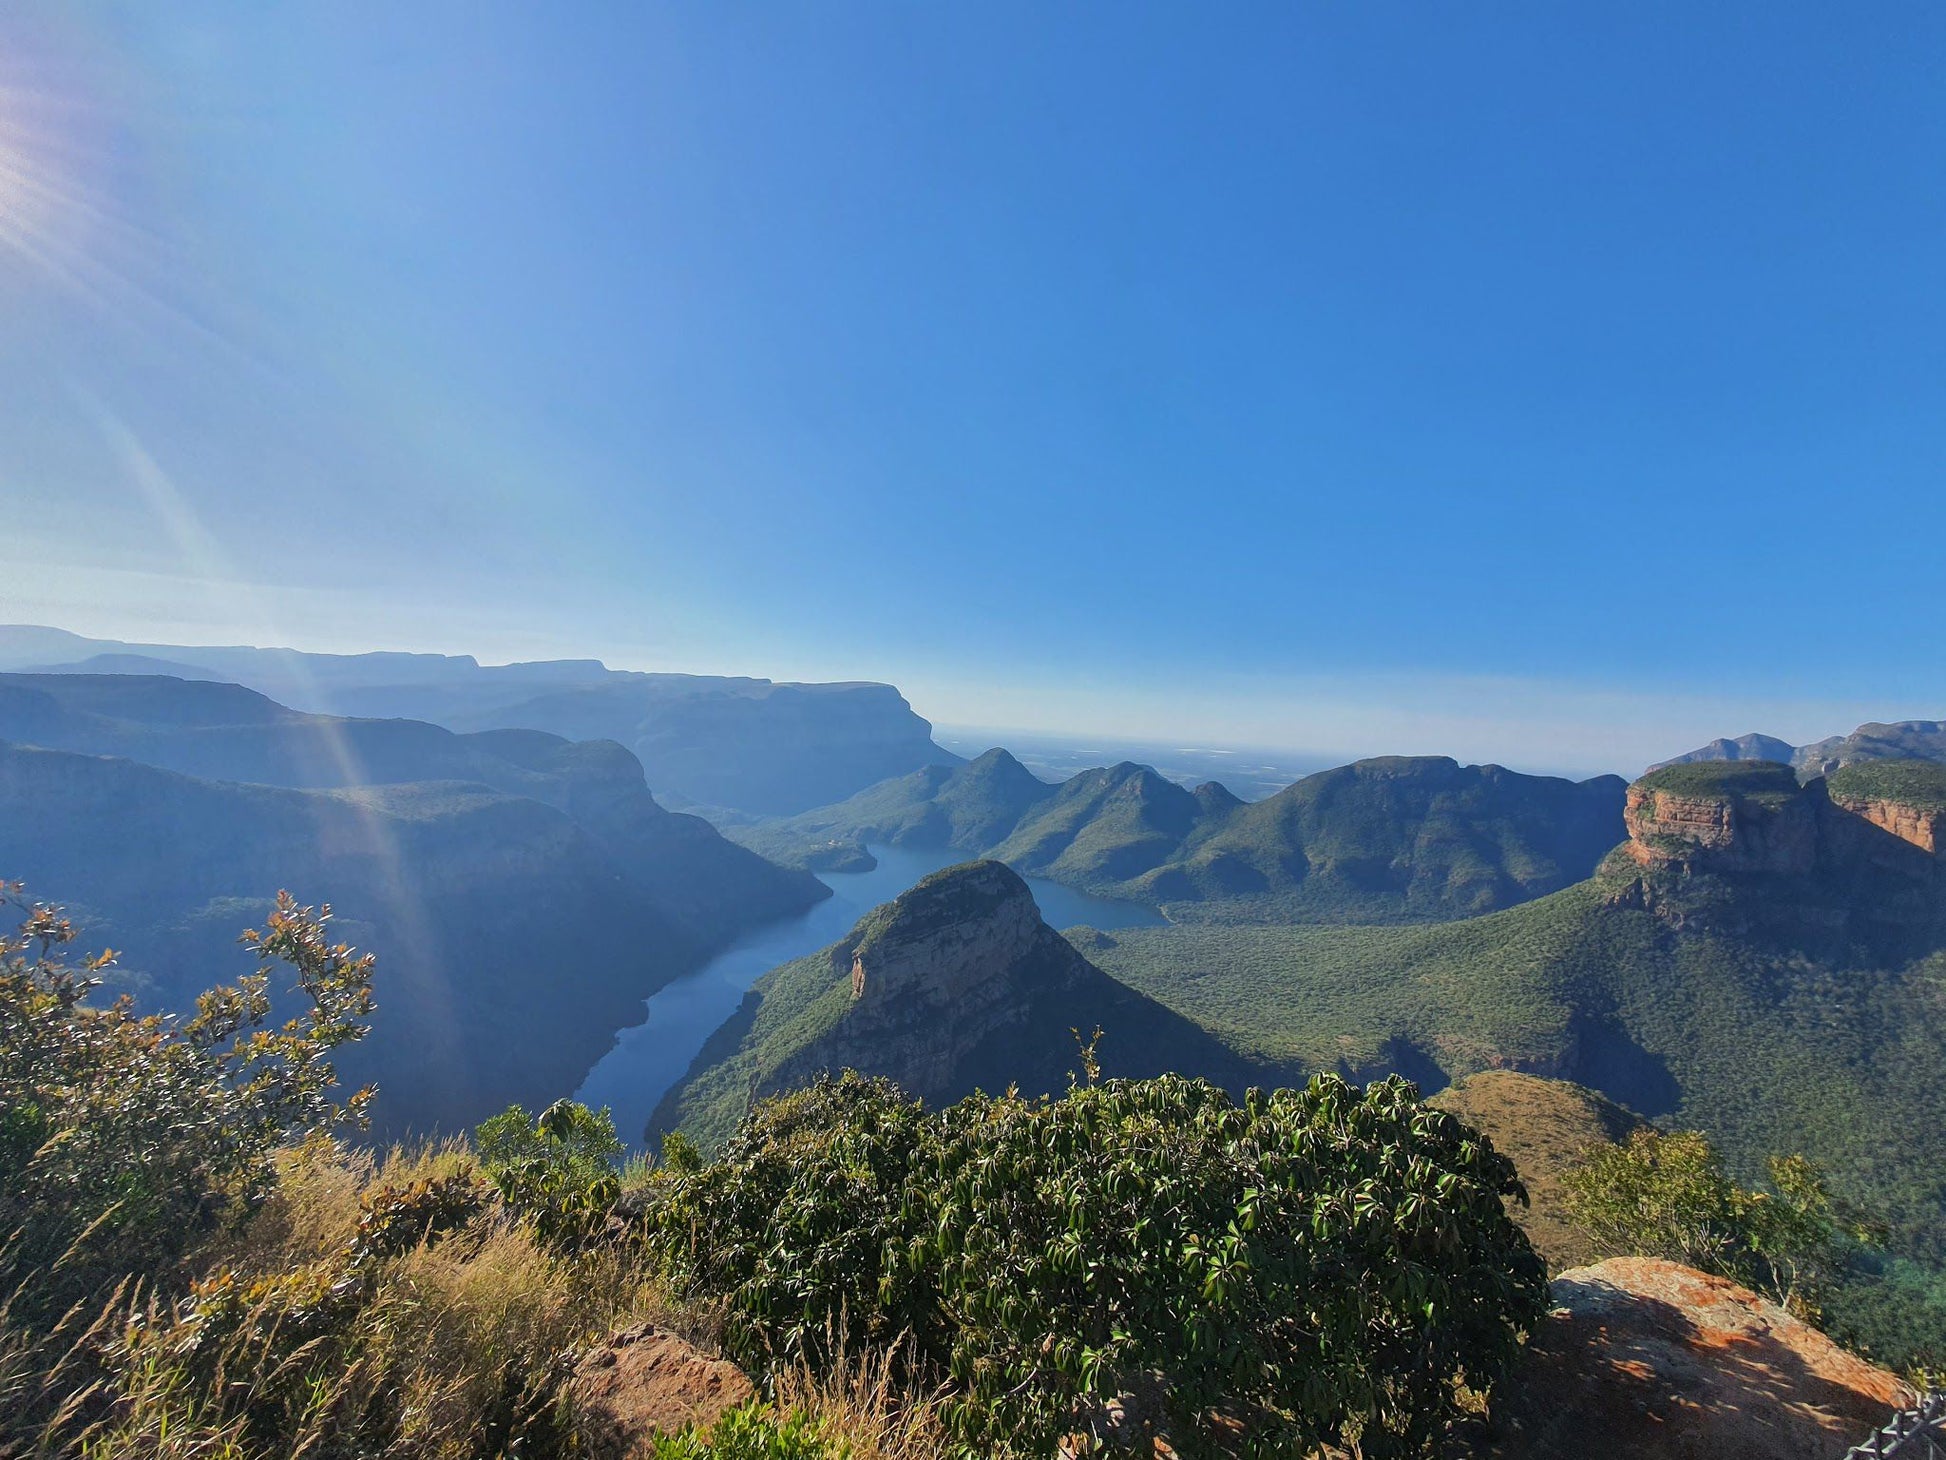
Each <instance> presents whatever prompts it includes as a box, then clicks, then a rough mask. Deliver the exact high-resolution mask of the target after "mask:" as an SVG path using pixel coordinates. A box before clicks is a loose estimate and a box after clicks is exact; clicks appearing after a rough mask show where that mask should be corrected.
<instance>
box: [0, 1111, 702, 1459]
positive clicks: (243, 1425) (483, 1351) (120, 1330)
mask: <svg viewBox="0 0 1946 1460" xmlns="http://www.w3.org/2000/svg"><path fill="white" fill-rule="evenodd" d="M278 1165H279V1175H280V1182H279V1186H278V1189H277V1191H276V1193H275V1195H274V1196H272V1197H271V1198H270V1200H269V1201H267V1202H266V1203H265V1205H264V1206H263V1207H262V1209H261V1210H259V1211H258V1212H257V1213H256V1214H255V1215H254V1217H253V1218H252V1220H251V1221H250V1222H249V1223H248V1224H247V1225H246V1226H245V1227H244V1228H242V1229H241V1230H239V1231H233V1232H228V1233H224V1234H221V1235H219V1236H218V1237H217V1238H216V1239H214V1240H213V1241H212V1242H211V1243H210V1244H209V1246H208V1247H207V1248H206V1249H205V1250H204V1251H203V1252H201V1253H199V1254H198V1256H197V1259H196V1262H195V1263H194V1265H193V1270H194V1271H197V1272H201V1273H203V1274H205V1275H206V1278H205V1282H204V1284H203V1286H202V1287H201V1288H200V1289H199V1292H200V1294H201V1296H200V1297H199V1298H198V1299H197V1300H196V1302H195V1303H194V1304H191V1305H187V1306H185V1305H182V1304H178V1303H174V1302H162V1301H159V1300H157V1299H156V1298H154V1297H152V1296H150V1297H142V1296H137V1295H135V1294H132V1293H126V1292H125V1293H121V1294H118V1295H117V1296H116V1297H115V1298H114V1299H113V1300H112V1301H110V1302H109V1303H108V1304H107V1305H106V1307H104V1308H102V1309H100V1310H99V1311H98V1312H96V1313H93V1314H90V1315H79V1314H77V1315H73V1316H72V1317H71V1318H70V1321H69V1322H68V1323H67V1324H66V1325H64V1326H63V1328H62V1329H61V1330H60V1331H58V1332H56V1333H55V1334H54V1335H52V1336H51V1337H50V1336H39V1335H36V1334H34V1333H32V1332H31V1331H30V1330H29V1329H27V1328H26V1327H24V1326H20V1325H13V1324H9V1323H7V1322H6V1313H5V1306H4V1304H0V1460H26V1457H34V1460H272V1457H275V1460H285V1457H296V1456H314V1457H319V1460H327V1457H329V1460H335V1457H338V1456H350V1455H359V1456H363V1455H368V1454H381V1453H382V1454H385V1455H397V1456H405V1457H412V1460H473V1457H485V1456H499V1455H503V1454H506V1453H521V1454H531V1455H536V1456H544V1455H547V1454H549V1453H550V1452H552V1451H553V1450H555V1448H556V1447H557V1446H558V1444H559V1443H560V1441H561V1439H562V1437H563V1435H564V1434H565V1427H564V1425H563V1424H562V1423H561V1420H562V1419H563V1416H562V1415H561V1414H559V1413H558V1409H559V1401H558V1394H559V1392H560V1380H561V1378H562V1377H563V1375H564V1374H565V1371H566V1367H567V1364H568V1362H569V1360H570V1358H571V1355H572V1353H573V1351H574V1350H575V1349H577V1348H578V1347H580V1346H582V1345H584V1344H586V1343H588V1342H590V1341H591V1340H594V1339H597V1338H600V1337H602V1336H605V1335H606V1333H607V1332H609V1331H610V1330H611V1329H614V1328H618V1327H622V1326H625V1325H626V1324H629V1323H632V1322H638V1321H643V1320H647V1321H652V1322H656V1323H659V1324H662V1325H663V1326H665V1327H668V1328H671V1329H673V1330H675V1331H677V1332H680V1333H683V1334H685V1335H686V1336H690V1337H692V1339H701V1340H704V1341H708V1340H710V1339H712V1338H713V1337H714V1335H715V1334H716V1333H717V1332H718V1331H719V1330H720V1316H719V1315H716V1314H714V1313H712V1312H710V1311H707V1310H698V1309H695V1308H691V1307H687V1306H685V1305H681V1304H678V1303H675V1302H673V1301H672V1300H670V1298H669V1297H668V1296H667V1294H666V1293H665V1291H664V1290H663V1289H662V1288H661V1287H660V1286H659V1285H658V1284H657V1283H656V1282H655V1280H654V1279H653V1277H652V1275H651V1274H649V1273H648V1272H647V1271H646V1270H644V1268H643V1267H642V1265H641V1263H640V1262H639V1260H637V1259H635V1258H634V1257H633V1256H632V1255H631V1254H630V1253H629V1252H627V1251H626V1250H623V1249H614V1248H603V1249H598V1250H597V1251H595V1252H594V1253H592V1254H590V1255H587V1256H584V1257H580V1258H575V1259H564V1258H562V1257H560V1256H558V1255H556V1254H554V1253H552V1252H550V1251H548V1250H546V1249H545V1248H543V1247H542V1246H541V1245H540V1244H539V1243H538V1242H537V1240H536V1239H535V1238H534V1236H533V1235H532V1233H531V1232H530V1231H528V1230H527V1229H526V1228H524V1227H522V1226H520V1225H517V1224H515V1223H512V1222H510V1221H508V1220H507V1219H506V1217H505V1216H504V1214H502V1213H501V1212H500V1211H498V1210H497V1209H493V1210H489V1211H488V1212H486V1213H484V1214H483V1215H481V1216H480V1217H477V1218H475V1219H474V1220H473V1221H471V1222H469V1223H468V1224H466V1225H465V1226H464V1227H462V1228H461V1229H459V1230H458V1231H456V1232H453V1233H451V1234H450V1235H447V1236H445V1237H444V1238H443V1239H441V1240H438V1241H436V1242H433V1243H430V1244H427V1243H421V1244H419V1245H418V1246H416V1247H414V1248H413V1249H411V1250H410V1251H407V1252H404V1253H403V1254H401V1255H398V1256H396V1257H392V1258H389V1259H387V1260H384V1261H382V1262H380V1263H379V1264H377V1266H376V1267H366V1268H360V1269H356V1270H354V1269H353V1268H352V1267H350V1266H348V1265H347V1259H346V1255H345V1254H346V1252H347V1244H348V1243H349V1242H350V1241H351V1239H352V1237H353V1235H354V1234H355V1232H356V1231H357V1227H358V1221H359V1217H360V1215H361V1210H362V1209H361V1205H360V1203H361V1198H363V1197H365V1196H366V1195H367V1194H369V1193H371V1192H373V1191H376V1190H380V1189H384V1188H405V1187H409V1186H411V1185H412V1184H414V1183H415V1182H424V1181H427V1180H431V1179H436V1178H439V1177H444V1176H450V1175H455V1174H468V1175H470V1174H474V1173H475V1172H476V1171H477V1163H476V1162H475V1161H474V1158H473V1156H472V1155H471V1153H470V1152H469V1151H468V1150H467V1149H466V1148H465V1147H464V1146H463V1145H458V1144H448V1145H442V1146H432V1147H421V1148H414V1149H403V1150H394V1151H392V1152H390V1153H388V1154H387V1155H385V1156H384V1157H382V1158H381V1157H375V1156H373V1155H371V1154H368V1153H364V1152H358V1151H351V1150H347V1149H345V1148H343V1147H340V1146H337V1145H336V1144H334V1143H332V1142H330V1141H328V1140H313V1141H311V1142H308V1143H306V1144H305V1145H303V1146H299V1147H295V1148H292V1149H290V1150H288V1151H285V1152H284V1153H282V1154H281V1155H280V1157H279V1161H278ZM212 1283H213V1284H214V1286H211V1284H212ZM111 1399H112V1402H110V1401H111Z"/></svg>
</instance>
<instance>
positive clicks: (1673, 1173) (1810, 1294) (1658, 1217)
mask: <svg viewBox="0 0 1946 1460" xmlns="http://www.w3.org/2000/svg"><path fill="white" fill-rule="evenodd" d="M1769 1164H1770V1183H1769V1187H1768V1189H1762V1188H1759V1189H1755V1190H1747V1189H1745V1188H1744V1187H1741V1186H1738V1185H1737V1184H1736V1183H1735V1182H1734V1181H1732V1180H1731V1179H1730V1178H1729V1176H1728V1174H1727V1173H1726V1172H1725V1171H1724V1168H1723V1160H1722V1157H1721V1156H1719V1155H1718V1154H1717V1151H1716V1148H1715V1147H1714V1146H1713V1145H1711V1144H1710V1141H1709V1138H1708V1137H1707V1136H1704V1135H1702V1134H1701V1133H1700V1132H1697V1131H1675V1132H1672V1133H1669V1134H1664V1133H1663V1132H1661V1131H1657V1130H1639V1131H1636V1132H1635V1133H1634V1134H1633V1135H1632V1136H1630V1137H1629V1140H1628V1142H1627V1143H1626V1144H1625V1145H1618V1146H1605V1147H1600V1148H1597V1149H1596V1151H1595V1152H1594V1154H1593V1155H1591V1156H1590V1157H1589V1159H1588V1160H1587V1162H1586V1163H1584V1164H1583V1165H1581V1166H1579V1167H1577V1168H1576V1169H1574V1170H1572V1171H1570V1172H1568V1173H1567V1175H1566V1177H1565V1178H1564V1185H1565V1187H1566V1189H1567V1210H1568V1214H1569V1216H1570V1217H1571V1218H1572V1219H1573V1220H1574V1221H1576V1222H1577V1223H1579V1224H1580V1225H1581V1226H1582V1227H1583V1228H1584V1229H1586V1231H1587V1232H1588V1233H1589V1235H1590V1236H1591V1237H1593V1238H1594V1239H1595V1241H1596V1242H1597V1243H1598V1244H1599V1245H1600V1246H1601V1247H1603V1248H1604V1249H1606V1250H1607V1251H1608V1252H1609V1253H1610V1254H1619V1255H1630V1256H1641V1257H1664V1258H1668V1259H1670V1260H1671V1261H1674V1262H1683V1263H1687V1264H1689V1265H1690V1266H1691V1267H1697V1268H1701V1269H1702V1270H1703V1271H1704V1272H1712V1273H1717V1274H1720V1275H1721V1276H1724V1277H1729V1278H1734V1279H1735V1280H1736V1281H1738V1282H1740V1283H1743V1284H1744V1285H1745V1286H1747V1287H1750V1288H1753V1289H1755V1290H1756V1291H1757V1292H1760V1293H1763V1294H1765V1295H1766V1296H1768V1297H1770V1298H1772V1299H1774V1300H1775V1301H1777V1302H1779V1303H1782V1304H1784V1305H1785V1306H1786V1307H1788V1308H1790V1309H1792V1310H1793V1311H1795V1312H1797V1313H1800V1314H1802V1315H1804V1316H1806V1317H1810V1318H1813V1319H1815V1318H1816V1317H1817V1316H1818V1313H1819V1308H1820V1305H1821V1303H1822V1302H1823V1300H1824V1298H1825V1297H1826V1295H1827V1294H1828V1292H1829V1290H1830V1287H1831V1285H1832V1283H1833V1281H1834V1279H1835V1278H1836V1277H1837V1276H1838V1275H1839V1274H1840V1273H1841V1272H1842V1271H1843V1270H1844V1268H1845V1267H1846V1265H1847V1263H1848V1262H1849V1260H1850V1258H1851V1256H1852V1254H1853V1253H1854V1252H1855V1251H1856V1249H1857V1247H1858V1245H1859V1244H1860V1243H1862V1242H1865V1241H1867V1240H1869V1239H1870V1237H1871V1235H1872V1233H1871V1230H1870V1228H1869V1227H1868V1225H1867V1224H1865V1223H1864V1222H1862V1221H1861V1220H1860V1219H1859V1218H1857V1217H1856V1216H1854V1215H1852V1214H1851V1213H1849V1212H1848V1211H1847V1210H1845V1209H1844V1208H1843V1207H1842V1206H1841V1205H1840V1204H1839V1203H1837V1202H1835V1201H1834V1200H1833V1199H1832V1196H1831V1194H1830V1192H1829V1191H1828V1190H1827V1188H1826V1186H1825V1179H1824V1173H1823V1172H1821V1171H1820V1170H1819V1169H1818V1168H1817V1167H1816V1166H1815V1165H1813V1164H1812V1163H1811V1162H1809V1161H1807V1160H1805V1159H1804V1158H1803V1157H1802V1156H1782V1157H1773V1158H1772V1159H1771V1161H1770V1163H1769Z"/></svg>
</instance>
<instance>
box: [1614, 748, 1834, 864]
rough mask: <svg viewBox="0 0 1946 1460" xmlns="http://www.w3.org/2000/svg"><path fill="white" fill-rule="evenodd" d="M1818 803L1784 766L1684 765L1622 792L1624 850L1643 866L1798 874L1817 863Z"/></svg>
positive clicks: (1764, 763)
mask: <svg viewBox="0 0 1946 1460" xmlns="http://www.w3.org/2000/svg"><path fill="white" fill-rule="evenodd" d="M1819 799H1821V798H1820V797H1814V796H1812V795H1811V794H1809V793H1807V792H1806V791H1805V790H1804V789H1803V788H1802V787H1800V786H1799V785H1798V783H1797V777H1796V776H1794V775H1793V774H1792V773H1791V771H1790V768H1789V767H1788V766H1783V765H1777V764H1775V763H1771V762H1763V761H1757V762H1741V763H1739V762H1718V763H1700V762H1699V763H1685V764H1684V765H1682V766H1681V767H1671V768H1668V769H1665V770H1661V771H1655V772H1652V773H1650V774H1649V775H1646V776H1644V777H1643V778H1642V779H1641V780H1639V781H1637V782H1636V783H1635V784H1634V785H1632V786H1630V787H1629V788H1628V799H1627V800H1626V801H1625V802H1624V803H1623V808H1622V821H1623V824H1624V825H1625V826H1626V827H1627V828H1628V836H1629V839H1628V841H1627V842H1626V843H1625V844H1624V845H1625V846H1626V848H1627V852H1628V855H1629V856H1630V857H1631V858H1633V859H1634V860H1635V861H1636V862H1638V863H1641V864H1642V865H1644V866H1656V865H1660V864H1665V863H1670V862H1679V863H1683V864H1685V865H1689V866H1693V867H1699V868H1707V869H1709V870H1711V871H1717V872H1770V873H1782V874H1787V875H1797V874H1802V873H1806V872H1809V871H1810V870H1811V868H1812V867H1813V866H1814V865H1816V862H1817V857H1818V808H1817V805H1816V802H1817V801H1818V800H1819Z"/></svg>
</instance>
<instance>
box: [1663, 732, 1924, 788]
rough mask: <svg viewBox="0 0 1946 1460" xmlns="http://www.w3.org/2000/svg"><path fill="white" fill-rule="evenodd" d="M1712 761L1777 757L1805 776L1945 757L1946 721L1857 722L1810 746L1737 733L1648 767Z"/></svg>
mask: <svg viewBox="0 0 1946 1460" xmlns="http://www.w3.org/2000/svg"><path fill="white" fill-rule="evenodd" d="M1714 760H1768V761H1777V762H1779V763H1780V764H1783V765H1788V766H1790V767H1792V768H1793V769H1794V770H1796V771H1797V772H1798V773H1799V774H1800V775H1802V776H1805V777H1807V778H1808V777H1811V776H1823V775H1829V774H1830V773H1831V772H1832V771H1835V770H1838V769H1839V768H1840V767H1842V766H1848V765H1853V764H1856V763H1857V762H1859V761H1866V760H1935V761H1946V720H1900V721H1898V722H1896V723H1894V724H1889V725H1881V724H1877V723H1873V724H1869V725H1860V726H1859V727H1858V728H1857V729H1856V730H1854V731H1852V732H1851V734H1849V735H1832V736H1828V737H1827V738H1825V739H1823V740H1814V741H1812V742H1811V743H1810V744H1809V745H1792V744H1791V743H1790V742H1789V741H1787V740H1779V739H1778V738H1777V737H1776V736H1774V735H1740V736H1738V737H1737V738H1736V739H1735V740H1712V741H1711V742H1710V743H1709V744H1708V745H1705V746H1702V747H1700V748H1699V749H1696V750H1692V751H1689V752H1687V753H1686V754H1683V755H1679V756H1677V757H1675V759H1673V760H1667V761H1664V762H1663V763H1662V765H1661V766H1655V767H1652V769H1654V770H1661V769H1662V767H1663V766H1671V765H1685V764H1689V763H1691V762H1696V761H1714Z"/></svg>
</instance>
